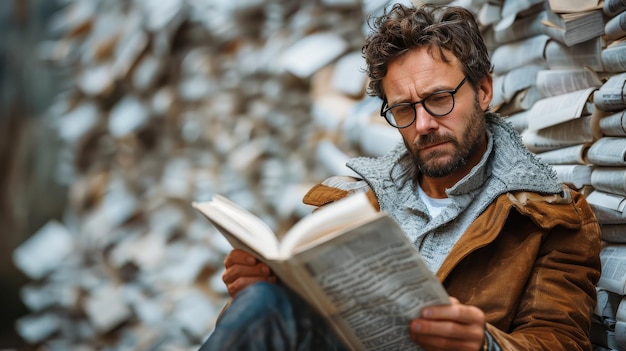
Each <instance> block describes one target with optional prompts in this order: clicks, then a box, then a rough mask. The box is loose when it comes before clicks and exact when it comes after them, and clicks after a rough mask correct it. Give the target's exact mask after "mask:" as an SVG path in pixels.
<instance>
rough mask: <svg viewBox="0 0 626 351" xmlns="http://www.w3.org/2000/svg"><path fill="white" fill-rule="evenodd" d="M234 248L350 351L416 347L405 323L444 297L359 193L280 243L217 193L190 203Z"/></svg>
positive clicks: (307, 220) (389, 223)
mask: <svg viewBox="0 0 626 351" xmlns="http://www.w3.org/2000/svg"><path fill="white" fill-rule="evenodd" d="M193 206H194V207H195V208H196V209H197V210H199V211H200V212H201V213H203V214H204V215H205V216H206V217H207V218H208V219H209V220H210V221H211V222H212V223H213V224H214V225H215V226H216V227H217V228H218V229H219V231H220V232H221V233H222V234H223V235H224V236H225V237H226V239H227V240H228V241H229V242H230V243H231V245H232V246H233V247H234V248H239V249H242V250H245V251H247V252H249V253H251V254H253V255H254V256H256V257H257V258H259V259H260V260H262V261H264V262H265V263H267V264H268V265H269V266H270V267H271V268H272V269H273V271H274V272H275V273H276V275H277V276H278V277H279V279H280V280H281V281H282V282H283V283H284V284H286V285H287V286H288V287H290V288H291V289H292V290H293V291H295V292H297V293H298V294H300V296H302V297H303V298H304V299H305V300H306V301H307V302H308V303H309V304H311V306H313V307H314V308H316V309H317V310H318V311H319V312H320V313H321V314H322V315H323V316H324V317H325V318H326V319H327V320H328V321H329V323H330V325H331V326H332V327H333V329H334V331H335V333H336V334H337V336H338V337H339V338H340V339H341V340H342V341H343V342H344V343H345V344H346V345H347V346H349V348H350V349H351V350H371V349H386V350H392V349H393V350H411V349H418V348H417V346H416V345H415V344H413V342H412V341H411V340H410V339H409V323H410V321H411V319H414V318H416V317H418V316H419V315H420V311H421V310H422V308H424V307H425V306H429V305H441V304H448V303H449V300H448V295H447V293H446V291H445V289H444V288H443V286H442V285H441V283H440V282H439V280H438V279H437V278H436V277H435V276H434V275H433V274H432V272H430V271H429V270H428V268H427V267H426V265H425V263H424V262H423V260H422V258H421V256H420V254H419V252H418V250H417V248H416V247H415V246H414V245H413V244H412V243H411V242H410V241H409V240H408V239H407V237H406V235H405V234H404V232H403V231H402V229H400V227H399V226H398V224H397V223H396V222H395V221H394V220H393V219H392V218H391V217H389V216H388V215H386V214H385V213H384V212H379V211H376V210H375V209H374V208H373V207H372V206H371V204H370V203H369V201H368V199H367V197H366V195H365V194H363V193H359V194H355V195H351V196H349V197H347V198H345V199H342V200H339V201H336V202H334V203H331V204H328V205H325V206H323V207H321V208H319V209H318V210H316V211H315V212H313V213H312V214H310V215H308V216H306V217H304V218H303V219H301V220H300V221H299V222H298V223H296V224H295V225H294V226H293V227H292V228H291V229H290V230H288V231H287V232H286V233H285V235H284V236H283V237H282V239H281V240H280V241H278V239H277V238H276V236H275V234H274V233H273V232H272V230H271V229H270V228H269V227H268V226H267V225H266V224H264V223H263V222H262V221H261V220H260V219H259V218H257V217H256V216H254V215H253V214H251V213H249V212H248V211H246V210H244V209H242V208H240V207H239V206H237V205H236V204H234V203H232V202H231V201H229V200H228V199H226V198H224V197H222V196H220V195H216V196H214V197H213V199H212V200H211V201H208V202H200V203H198V202H194V203H193Z"/></svg>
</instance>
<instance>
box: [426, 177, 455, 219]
mask: <svg viewBox="0 0 626 351" xmlns="http://www.w3.org/2000/svg"><path fill="white" fill-rule="evenodd" d="M417 193H418V195H419V197H420V199H422V201H424V204H426V208H427V209H428V213H430V218H435V217H437V216H439V214H440V213H441V211H443V209H444V208H446V207H447V206H448V205H449V204H450V203H451V202H452V199H450V198H449V197H446V198H443V199H435V198H433V197H430V196H428V195H426V193H425V192H424V190H422V187H421V186H419V184H418V185H417Z"/></svg>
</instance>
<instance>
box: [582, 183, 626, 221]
mask: <svg viewBox="0 0 626 351" xmlns="http://www.w3.org/2000/svg"><path fill="white" fill-rule="evenodd" d="M625 201H626V198H625V197H624V196H620V195H615V194H611V193H607V192H604V191H600V190H593V191H592V192H591V193H589V194H588V195H587V202H588V203H589V206H590V207H591V209H592V210H593V213H594V214H595V215H596V219H597V220H598V223H600V225H603V224H622V223H626V212H624V206H623V204H624V202H625ZM620 208H621V210H620Z"/></svg>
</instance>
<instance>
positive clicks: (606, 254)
mask: <svg viewBox="0 0 626 351" xmlns="http://www.w3.org/2000/svg"><path fill="white" fill-rule="evenodd" d="M600 260H601V261H602V273H601V276H600V280H599V281H598V284H597V285H598V286H599V287H601V288H604V289H606V290H608V291H611V292H614V293H616V294H620V295H624V294H626V289H625V287H626V245H622V244H609V245H607V246H606V247H605V248H603V249H602V251H601V252H600Z"/></svg>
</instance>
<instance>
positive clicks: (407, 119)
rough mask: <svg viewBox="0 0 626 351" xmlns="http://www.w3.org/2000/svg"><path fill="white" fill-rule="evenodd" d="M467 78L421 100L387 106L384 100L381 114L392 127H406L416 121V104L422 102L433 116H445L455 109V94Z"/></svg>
mask: <svg viewBox="0 0 626 351" xmlns="http://www.w3.org/2000/svg"><path fill="white" fill-rule="evenodd" d="M466 80H467V76H465V77H464V78H463V80H462V81H461V83H459V85H457V87H456V88H454V89H452V90H440V91H436V92H434V93H432V94H430V95H428V96H427V97H425V98H423V99H422V100H420V101H415V102H400V103H397V104H395V105H392V106H388V107H387V102H386V101H385V102H383V105H382V106H381V107H380V115H381V116H383V117H385V119H386V120H387V122H388V123H389V124H391V126H392V127H396V128H406V127H408V126H410V125H411V124H413V122H415V119H416V118H417V112H416V111H415V105H417V104H422V106H424V109H425V110H426V112H428V113H430V114H431V115H433V116H437V117H443V116H445V115H447V114H449V113H450V112H452V110H453V109H454V94H456V92H457V91H459V89H461V86H462V85H463V83H465V81H466Z"/></svg>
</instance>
